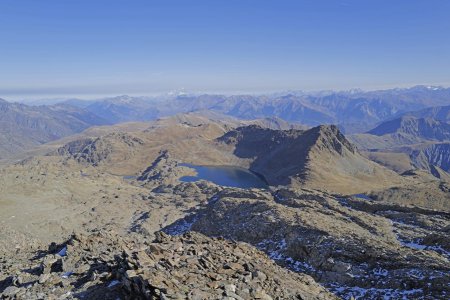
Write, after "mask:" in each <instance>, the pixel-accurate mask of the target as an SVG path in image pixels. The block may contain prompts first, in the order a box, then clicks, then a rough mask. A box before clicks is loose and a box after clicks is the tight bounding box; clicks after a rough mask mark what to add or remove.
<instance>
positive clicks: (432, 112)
mask: <svg viewBox="0 0 450 300" xmlns="http://www.w3.org/2000/svg"><path fill="white" fill-rule="evenodd" d="M449 102H450V98H449ZM405 115H406V116H414V117H418V118H432V119H435V120H438V121H441V122H446V123H450V105H447V106H437V107H429V108H425V109H421V110H418V111H413V112H408V113H406V114H405Z"/></svg>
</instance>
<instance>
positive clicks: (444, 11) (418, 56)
mask: <svg viewBox="0 0 450 300" xmlns="http://www.w3.org/2000/svg"><path fill="white" fill-rule="evenodd" d="M0 70H1V72H0V97H4V98H7V99H8V98H14V97H28V98H30V97H39V96H71V95H113V94H142V95H145V94H152V93H159V92H165V91H169V90H176V89H181V88H185V89H186V90H189V91H200V92H228V93H232V92H266V91H277V90H286V89H298V90H320V89H348V88H364V89H376V88H388V87H394V86H409V85H414V84H436V85H450V71H449V70H450V1H447V0H423V1H419V0H409V1H406V0H395V1H394V0H391V1H384V0H336V1H332V0H328V1H325V0H309V1H307V0H297V1H261V0H260V1H250V0H239V1H235V0H227V1H213V0H209V1H195V0H190V1H188V0H184V1H170V0H165V1H138V0H135V1H134V0H128V1H125V0H124V1H118V0H107V1H103V0H88V1H84V0H72V1H70V0H40V1H36V0H29V1H24V0H2V1H0Z"/></svg>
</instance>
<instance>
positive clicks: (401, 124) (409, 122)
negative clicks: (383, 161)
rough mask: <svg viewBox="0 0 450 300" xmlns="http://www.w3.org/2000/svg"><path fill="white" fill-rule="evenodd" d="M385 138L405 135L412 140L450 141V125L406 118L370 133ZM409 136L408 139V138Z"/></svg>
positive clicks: (385, 123)
mask: <svg viewBox="0 0 450 300" xmlns="http://www.w3.org/2000/svg"><path fill="white" fill-rule="evenodd" d="M368 133H369V134H373V135H377V136H383V135H388V134H391V135H392V134H396V135H403V136H405V139H407V138H410V139H411V140H420V139H426V140H437V141H443V140H450V124H448V123H445V122H442V121H439V120H435V119H431V118H416V117H413V116H404V117H401V118H398V119H394V120H391V121H387V122H384V123H382V124H380V125H379V126H377V127H375V128H374V129H372V130H370V131H369V132H368ZM407 136H408V137H407Z"/></svg>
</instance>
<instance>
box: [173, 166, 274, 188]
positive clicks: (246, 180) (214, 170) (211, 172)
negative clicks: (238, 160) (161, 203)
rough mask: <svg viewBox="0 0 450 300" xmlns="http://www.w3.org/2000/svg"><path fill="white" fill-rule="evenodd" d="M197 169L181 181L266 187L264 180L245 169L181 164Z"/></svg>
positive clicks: (240, 186) (241, 186)
mask: <svg viewBox="0 0 450 300" xmlns="http://www.w3.org/2000/svg"><path fill="white" fill-rule="evenodd" d="M181 166H185V167H189V168H192V169H195V170H196V171H197V176H183V177H181V178H180V180H181V181H183V182H195V181H199V180H207V181H211V182H213V183H215V184H218V185H222V186H228V187H238V188H244V189H248V188H266V187H267V184H266V182H265V181H264V180H263V179H262V178H260V177H258V176H257V175H256V174H254V173H252V172H250V171H249V170H247V169H244V168H240V167H230V166H196V165H191V164H181Z"/></svg>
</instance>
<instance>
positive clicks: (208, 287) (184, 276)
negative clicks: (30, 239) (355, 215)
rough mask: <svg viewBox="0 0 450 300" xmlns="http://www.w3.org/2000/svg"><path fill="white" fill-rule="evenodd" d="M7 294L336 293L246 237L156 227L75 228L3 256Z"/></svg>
mask: <svg viewBox="0 0 450 300" xmlns="http://www.w3.org/2000/svg"><path fill="white" fill-rule="evenodd" d="M1 271H2V272H8V273H9V274H14V275H13V276H9V277H7V278H4V279H3V280H2V281H0V290H1V291H2V293H1V295H2V298H3V299H334V298H335V296H333V295H332V294H331V293H330V292H328V291H327V290H326V289H325V288H323V287H322V286H320V285H319V284H317V283H316V282H315V281H314V279H312V278H311V277H310V276H308V275H304V274H297V273H294V272H291V271H288V270H286V269H284V268H282V267H280V266H278V265H276V264H275V263H274V262H273V261H272V260H270V259H269V258H268V257H267V256H266V255H265V254H264V253H263V252H261V251H259V250H257V249H255V248H254V247H251V246H249V245H247V244H245V243H237V242H232V241H226V240H223V239H213V238H208V237H206V236H204V235H201V234H198V233H189V234H184V235H182V236H168V235H166V234H164V233H162V232H160V233H157V234H156V239H155V240H154V241H153V242H150V243H147V242H144V243H138V242H137V241H136V240H133V241H126V240H125V239H122V238H120V237H118V236H117V235H115V234H114V233H106V232H96V233H92V234H91V235H88V236H85V235H78V234H76V235H73V236H72V237H71V238H70V239H69V240H68V241H67V242H65V243H63V244H60V245H56V244H51V245H50V246H49V248H48V249H46V250H45V251H44V250H42V251H39V252H38V253H37V254H36V256H35V257H32V258H29V259H27V258H23V259H22V260H21V259H19V258H18V259H16V261H15V262H11V261H6V260H5V259H4V260H3V264H2V270H1Z"/></svg>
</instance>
